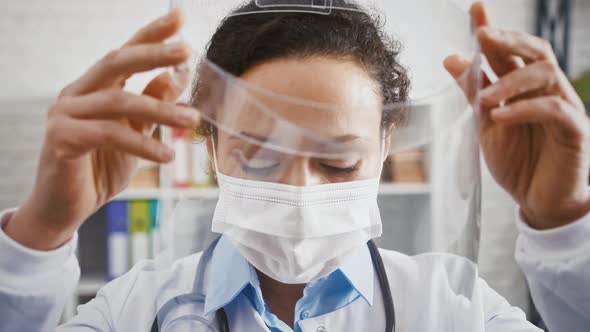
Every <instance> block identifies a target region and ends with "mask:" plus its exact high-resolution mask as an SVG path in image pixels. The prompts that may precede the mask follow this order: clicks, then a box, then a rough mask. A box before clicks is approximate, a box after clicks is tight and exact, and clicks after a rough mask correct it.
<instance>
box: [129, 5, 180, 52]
mask: <svg viewBox="0 0 590 332" xmlns="http://www.w3.org/2000/svg"><path fill="white" fill-rule="evenodd" d="M183 23H184V12H183V11H182V9H180V8H174V9H172V10H171V11H170V12H169V13H168V14H166V15H164V16H162V17H160V18H159V19H157V20H155V21H153V22H151V23H150V24H148V25H146V26H145V27H143V28H142V29H141V30H139V31H138V32H136V33H135V35H134V36H133V37H131V39H129V40H128V41H127V42H126V43H125V46H129V45H137V44H149V43H158V42H161V41H164V40H166V39H167V38H169V37H171V36H173V35H174V34H175V33H177V32H178V31H179V30H180V28H181V27H182V24H183Z"/></svg>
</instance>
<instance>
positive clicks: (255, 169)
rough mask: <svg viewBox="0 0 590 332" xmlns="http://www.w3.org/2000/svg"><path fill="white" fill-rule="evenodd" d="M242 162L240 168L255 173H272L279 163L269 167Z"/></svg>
mask: <svg viewBox="0 0 590 332" xmlns="http://www.w3.org/2000/svg"><path fill="white" fill-rule="evenodd" d="M241 164H242V170H244V172H247V173H251V174H256V175H268V174H270V173H272V172H273V171H274V170H275V169H277V168H278V167H279V166H280V164H278V163H277V164H275V165H272V166H269V167H250V166H248V165H247V164H245V163H241Z"/></svg>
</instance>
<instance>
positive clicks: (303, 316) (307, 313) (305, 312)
mask: <svg viewBox="0 0 590 332" xmlns="http://www.w3.org/2000/svg"><path fill="white" fill-rule="evenodd" d="M309 316H311V315H310V314H309V311H307V310H305V311H303V312H302V313H301V319H308V318H309Z"/></svg>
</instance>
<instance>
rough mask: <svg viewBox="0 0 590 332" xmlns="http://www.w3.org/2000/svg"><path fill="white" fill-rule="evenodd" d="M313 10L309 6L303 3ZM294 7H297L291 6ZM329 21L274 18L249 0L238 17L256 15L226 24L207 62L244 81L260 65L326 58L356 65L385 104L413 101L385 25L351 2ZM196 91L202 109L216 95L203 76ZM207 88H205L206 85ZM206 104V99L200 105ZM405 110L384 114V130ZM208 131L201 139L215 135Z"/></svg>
mask: <svg viewBox="0 0 590 332" xmlns="http://www.w3.org/2000/svg"><path fill="white" fill-rule="evenodd" d="M299 1H302V4H303V3H305V4H307V5H309V0H305V1H304V0H299ZM291 2H292V3H293V1H291ZM331 2H332V6H333V7H345V8H351V9H356V10H336V9H335V10H332V12H331V13H330V14H329V15H320V14H314V13H301V12H278V13H277V12H272V13H270V12H269V13H268V14H264V11H266V10H268V8H260V7H258V5H257V4H256V1H255V0H249V1H248V2H246V3H245V4H243V5H242V6H241V7H239V8H238V9H236V12H248V11H257V12H258V14H255V15H236V16H229V17H227V18H225V19H224V20H223V21H222V23H221V24H220V25H219V27H218V28H217V31H216V32H215V33H214V34H213V37H212V38H211V41H210V42H209V44H208V46H207V51H206V57H207V59H208V60H209V61H211V62H213V63H215V64H216V65H218V66H219V67H221V68H223V69H224V70H225V71H227V72H229V73H230V74H232V75H234V76H237V77H239V76H241V75H242V74H244V73H245V72H246V71H248V70H249V69H251V68H253V67H254V66H256V65H259V64H261V63H264V62H267V61H270V60H274V59H278V58H306V57H314V56H326V57H333V58H337V59H344V60H351V61H355V62H356V63H358V64H359V65H361V66H362V67H363V68H364V69H365V70H367V72H368V73H369V75H370V77H372V78H373V79H374V80H375V81H376V82H378V83H379V86H380V87H381V94H382V97H383V103H384V104H394V103H401V104H404V103H405V102H407V99H408V91H409V88H410V80H409V78H408V74H407V71H406V69H405V68H404V67H403V66H402V65H401V64H400V63H399V62H398V55H399V52H400V49H401V45H400V43H399V42H397V41H396V40H395V39H394V38H393V37H392V36H389V35H387V34H386V33H385V32H384V31H383V26H384V19H383V18H382V17H381V16H379V14H378V13H375V14H371V12H370V10H369V9H367V8H362V7H360V6H359V5H358V4H356V3H355V2H354V1H352V0H332V1H331ZM197 75H198V76H201V77H197V78H196V81H195V84H194V86H193V94H192V96H193V98H192V100H193V101H195V102H194V103H195V105H194V106H196V107H197V108H198V107H199V105H198V104H199V99H201V98H200V97H202V96H204V95H208V94H210V93H212V91H208V90H210V89H208V88H207V87H206V85H207V84H206V83H205V82H206V76H207V75H206V74H205V75H203V73H198V74H197ZM203 83H205V84H203ZM201 100H202V99H201ZM405 110H406V108H405V107H394V108H389V109H384V110H383V115H382V125H381V126H382V128H383V129H387V128H391V127H392V126H393V125H395V124H397V123H398V122H401V121H403V119H404V117H405V112H406V111H405ZM209 128H210V127H209V126H208V125H207V126H206V127H204V128H201V130H200V131H201V133H203V134H210V133H209Z"/></svg>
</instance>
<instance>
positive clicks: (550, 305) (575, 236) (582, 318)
mask: <svg viewBox="0 0 590 332" xmlns="http://www.w3.org/2000/svg"><path fill="white" fill-rule="evenodd" d="M518 219H520V220H519V221H518V229H519V231H520V235H519V237H518V240H517V243H516V254H515V256H516V261H517V262H518V264H519V265H520V267H521V268H522V270H523V271H524V273H525V275H526V278H527V281H528V284H529V287H530V290H531V295H532V297H533V301H534V303H535V306H536V307H537V309H538V311H539V313H540V314H541V317H542V318H543V320H544V321H545V324H546V325H547V328H548V329H549V331H551V332H560V331H568V332H588V331H590V215H588V216H586V217H585V218H583V219H582V220H579V221H577V222H575V223H573V224H570V225H567V226H564V227H561V228H557V229H552V230H544V231H539V230H535V229H532V228H531V227H529V226H528V225H527V224H526V223H525V222H524V221H522V218H520V216H519V218H518Z"/></svg>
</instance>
